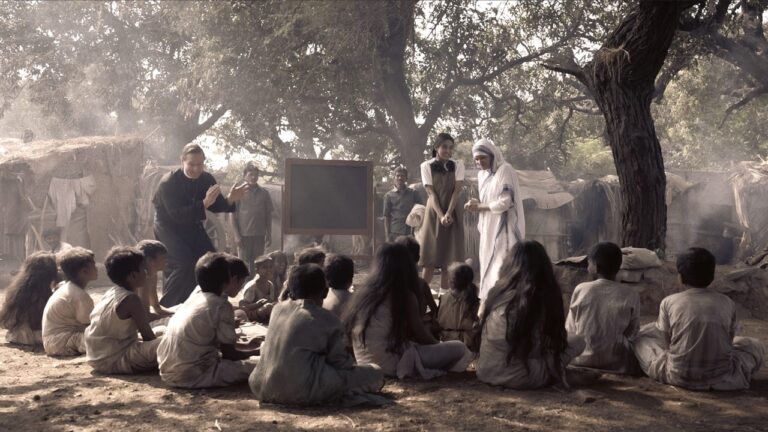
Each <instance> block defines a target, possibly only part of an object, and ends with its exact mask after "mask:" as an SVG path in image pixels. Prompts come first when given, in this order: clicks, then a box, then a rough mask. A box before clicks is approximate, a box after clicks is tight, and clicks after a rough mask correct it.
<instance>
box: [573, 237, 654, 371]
mask: <svg viewBox="0 0 768 432" xmlns="http://www.w3.org/2000/svg"><path fill="white" fill-rule="evenodd" d="M621 261H622V254H621V249H620V248H619V246H617V245H615V244H613V243H609V242H605V243H598V244H597V245H595V246H594V247H593V248H592V249H591V250H590V252H589V272H590V274H592V275H593V276H596V277H597V279H596V280H594V281H591V282H585V283H582V284H579V285H578V286H577V287H576V289H575V290H574V291H573V296H571V305H570V307H569V312H568V318H567V319H566V321H565V329H566V330H567V331H568V334H569V335H579V336H581V337H583V338H584V342H585V344H586V345H585V348H584V351H583V352H582V353H581V355H579V356H578V357H576V358H575V359H573V361H572V362H571V364H572V365H574V366H580V367H584V368H591V369H599V370H600V371H604V372H614V373H622V374H623V373H628V374H634V373H637V372H638V371H639V368H638V365H637V360H636V359H635V354H634V353H633V352H632V346H631V341H632V340H633V339H634V337H635V336H636V335H637V332H638V330H639V329H640V296H639V295H638V294H637V292H636V291H635V290H634V289H633V288H632V287H631V286H629V285H626V284H621V283H618V282H616V281H615V279H616V274H617V273H618V272H619V269H620V267H621Z"/></svg>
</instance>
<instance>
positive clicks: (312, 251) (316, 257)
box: [279, 247, 325, 301]
mask: <svg viewBox="0 0 768 432" xmlns="http://www.w3.org/2000/svg"><path fill="white" fill-rule="evenodd" d="M296 263H297V264H296V266H300V265H302V264H317V265H319V266H320V267H321V268H322V266H323V264H324V263H325V251H324V250H322V249H320V248H319V247H308V248H305V249H302V250H301V252H299V253H298V254H296ZM294 267H295V266H294ZM289 274H290V272H289ZM289 279H290V277H289V278H288V279H286V280H285V282H284V283H283V287H282V291H280V297H279V298H280V301H283V300H288V299H289V298H290V293H289V292H288V285H289V284H290V281H289Z"/></svg>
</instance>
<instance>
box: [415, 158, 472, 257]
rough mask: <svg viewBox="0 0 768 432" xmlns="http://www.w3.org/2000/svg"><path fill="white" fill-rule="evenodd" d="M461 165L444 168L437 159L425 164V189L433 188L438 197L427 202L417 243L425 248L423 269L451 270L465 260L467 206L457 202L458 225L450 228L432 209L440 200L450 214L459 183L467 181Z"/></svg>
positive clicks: (432, 197) (456, 163) (423, 249)
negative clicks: (464, 211) (454, 263)
mask: <svg viewBox="0 0 768 432" xmlns="http://www.w3.org/2000/svg"><path fill="white" fill-rule="evenodd" d="M459 165H460V162H455V161H453V160H449V161H448V164H447V165H444V164H442V163H440V162H439V161H437V160H436V159H431V160H429V161H426V162H424V163H423V164H422V182H423V183H424V185H425V186H426V185H432V188H433V189H434V191H435V193H434V196H430V198H429V200H428V201H427V206H426V207H427V209H426V211H425V214H424V222H423V224H422V226H421V228H419V231H418V233H417V234H416V240H418V241H419V244H420V245H421V260H420V261H419V265H421V266H425V267H440V268H447V267H448V265H450V264H451V263H453V262H456V261H463V260H464V256H465V251H464V214H463V205H461V203H459V202H456V209H455V210H454V212H453V219H454V222H453V224H451V225H450V226H448V227H444V226H443V225H442V224H441V223H440V218H438V215H437V212H435V210H433V209H432V202H433V201H434V200H437V205H438V206H439V207H440V208H441V209H442V210H443V211H446V210H448V206H449V205H450V202H451V196H453V191H454V189H455V188H456V182H457V181H460V180H463V179H464V177H463V167H462V168H460V167H459ZM457 174H459V175H458V177H457Z"/></svg>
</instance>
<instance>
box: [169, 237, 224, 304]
mask: <svg viewBox="0 0 768 432" xmlns="http://www.w3.org/2000/svg"><path fill="white" fill-rule="evenodd" d="M155 238H156V239H157V240H158V241H160V242H162V243H163V244H164V245H165V247H166V248H167V249H168V265H167V267H166V268H165V272H164V276H165V282H164V283H163V297H162V298H161V299H160V304H161V305H163V306H165V307H173V306H176V305H177V304H180V303H184V301H185V300H186V299H187V297H189V294H191V293H192V291H193V290H194V289H195V286H196V285H197V281H196V280H195V264H196V263H197V260H198V259H199V258H200V257H201V256H203V255H204V254H205V253H206V252H209V251H214V248H213V244H211V239H210V238H209V237H208V234H206V232H205V229H203V225H202V224H199V225H194V226H190V227H181V228H178V227H172V226H164V225H163V224H157V223H156V224H155Z"/></svg>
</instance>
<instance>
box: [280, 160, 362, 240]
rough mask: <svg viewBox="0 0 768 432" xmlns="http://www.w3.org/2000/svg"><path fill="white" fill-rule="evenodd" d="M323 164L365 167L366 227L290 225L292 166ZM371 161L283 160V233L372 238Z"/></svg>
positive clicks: (325, 165) (327, 165) (324, 165)
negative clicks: (302, 226)
mask: <svg viewBox="0 0 768 432" xmlns="http://www.w3.org/2000/svg"><path fill="white" fill-rule="evenodd" d="M297 165H298V166H306V165H312V166H323V167H332V166H340V167H349V166H355V167H364V168H365V169H366V172H367V175H366V182H367V185H366V188H365V190H366V191H367V194H366V227H365V228H364V229H359V228H356V229H329V228H297V227H294V226H292V225H291V184H292V182H293V178H292V177H293V167H295V166H297ZM373 202H374V190H373V162H371V161H350V160H326V159H294V158H291V159H286V160H285V192H284V193H283V223H282V231H283V234H303V235H368V236H371V238H373V236H374V232H373V230H374V226H375V218H376V216H375V215H374V210H373Z"/></svg>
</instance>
